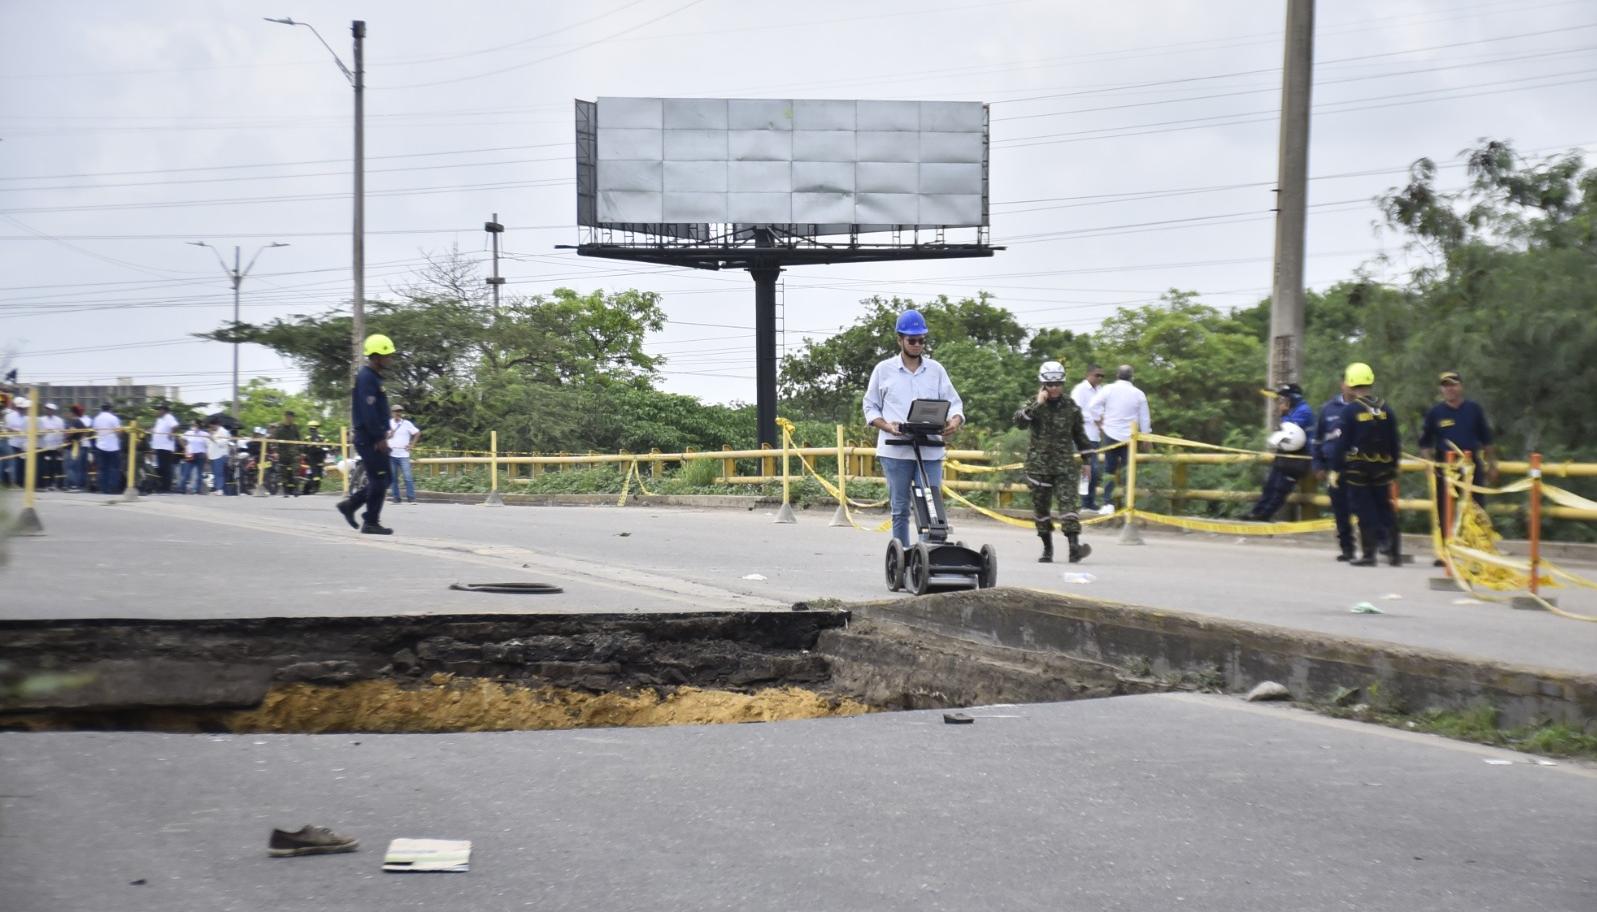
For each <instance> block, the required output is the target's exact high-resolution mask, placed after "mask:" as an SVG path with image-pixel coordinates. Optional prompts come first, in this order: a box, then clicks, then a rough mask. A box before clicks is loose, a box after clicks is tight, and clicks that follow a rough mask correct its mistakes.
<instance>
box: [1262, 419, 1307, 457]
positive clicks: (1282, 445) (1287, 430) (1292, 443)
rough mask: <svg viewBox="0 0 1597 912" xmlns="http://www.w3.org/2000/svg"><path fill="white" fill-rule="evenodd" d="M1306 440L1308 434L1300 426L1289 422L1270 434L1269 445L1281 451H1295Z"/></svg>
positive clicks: (1299, 448)
mask: <svg viewBox="0 0 1597 912" xmlns="http://www.w3.org/2000/svg"><path fill="white" fill-rule="evenodd" d="M1308 442H1309V435H1308V434H1305V433H1304V432H1303V428H1302V427H1300V426H1298V425H1296V424H1293V423H1291V422H1287V423H1286V424H1283V425H1281V429H1280V430H1279V431H1276V432H1275V433H1274V434H1271V435H1270V446H1272V447H1275V448H1276V449H1277V450H1280V451H1281V452H1283V453H1296V452H1297V451H1298V450H1301V449H1303V445H1304V444H1306V443H1308Z"/></svg>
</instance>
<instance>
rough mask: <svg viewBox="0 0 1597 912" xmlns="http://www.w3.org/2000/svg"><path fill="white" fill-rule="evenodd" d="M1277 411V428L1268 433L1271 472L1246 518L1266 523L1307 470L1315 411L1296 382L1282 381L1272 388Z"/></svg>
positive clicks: (1284, 501)
mask: <svg viewBox="0 0 1597 912" xmlns="http://www.w3.org/2000/svg"><path fill="white" fill-rule="evenodd" d="M1275 404H1276V413H1277V414H1278V415H1280V416H1281V418H1280V428H1279V430H1277V431H1276V432H1275V433H1274V434H1271V435H1270V446H1271V448H1272V449H1274V450H1275V451H1276V457H1275V462H1274V463H1272V464H1271V466H1270V474H1269V476H1268V477H1267V478H1265V479H1264V490H1263V491H1262V492H1261V493H1260V494H1259V502H1258V503H1256V504H1254V505H1253V510H1252V512H1250V513H1249V514H1248V518H1249V519H1252V520H1256V521H1258V522H1266V521H1268V520H1269V519H1270V518H1271V517H1273V516H1275V514H1276V512H1277V511H1279V510H1280V509H1281V505H1282V504H1285V503H1286V498H1287V495H1288V494H1291V493H1292V489H1293V488H1295V487H1297V486H1298V479H1300V478H1302V477H1303V476H1304V475H1307V474H1308V473H1309V468H1310V465H1309V460H1307V459H1305V458H1303V457H1304V456H1306V455H1308V449H1309V448H1310V447H1312V446H1313V442H1314V441H1313V436H1312V434H1313V431H1314V410H1313V409H1312V408H1310V407H1309V404H1308V403H1307V402H1305V401H1303V388H1302V387H1300V386H1298V385H1297V384H1296V383H1283V384H1281V385H1280V386H1277V387H1276V388H1275Z"/></svg>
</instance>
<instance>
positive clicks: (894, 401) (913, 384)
mask: <svg viewBox="0 0 1597 912" xmlns="http://www.w3.org/2000/svg"><path fill="white" fill-rule="evenodd" d="M916 399H947V400H948V417H949V418H953V417H955V416H956V415H957V416H959V417H960V418H961V419H963V418H964V417H965V403H964V402H963V401H962V400H961V399H960V398H959V393H957V392H955V391H954V384H953V381H951V380H949V379H948V371H946V370H944V369H943V366H942V365H941V364H938V363H937V362H936V361H933V360H932V359H930V358H927V357H922V358H921V359H920V367H918V368H916V369H915V372H914V373H910V371H909V368H907V367H905V366H904V359H903V356H902V355H894V356H893V357H891V358H888V359H886V360H885V361H882V362H881V363H880V364H878V365H876V368H875V369H874V370H872V371H871V382H870V383H869V384H868V385H867V386H866V387H865V423H866V424H870V423H871V422H872V421H875V420H876V419H878V418H883V419H886V420H887V421H893V422H898V421H903V420H904V419H906V418H908V417H909V406H910V403H912V402H914V401H915V400H916ZM892 438H893V435H892V434H889V433H887V432H886V431H883V430H880V429H878V430H877V432H876V458H877V459H914V458H915V451H914V450H913V449H912V448H910V447H907V446H892V445H890V444H889V443H888V442H887V441H888V440H890V439H892ZM937 439H939V440H941V439H942V438H937ZM920 454H921V458H922V459H926V460H932V459H942V458H943V448H942V447H941V446H928V447H921V451H920Z"/></svg>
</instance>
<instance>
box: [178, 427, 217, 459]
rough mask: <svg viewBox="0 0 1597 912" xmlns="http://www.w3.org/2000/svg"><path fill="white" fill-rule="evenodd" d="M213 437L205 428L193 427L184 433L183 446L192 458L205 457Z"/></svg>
mask: <svg viewBox="0 0 1597 912" xmlns="http://www.w3.org/2000/svg"><path fill="white" fill-rule="evenodd" d="M210 440H211V435H210V434H209V433H207V432H206V431H205V429H204V428H197V427H191V428H189V429H188V430H186V431H184V432H183V446H184V450H185V452H187V453H188V454H189V455H190V456H204V455H205V451H206V449H207V448H208V446H207V445H208V444H209V443H210Z"/></svg>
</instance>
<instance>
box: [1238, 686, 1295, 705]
mask: <svg viewBox="0 0 1597 912" xmlns="http://www.w3.org/2000/svg"><path fill="white" fill-rule="evenodd" d="M1290 699H1292V692H1291V691H1290V690H1287V689H1286V687H1285V686H1284V685H1282V684H1277V683H1276V682H1274V681H1260V682H1259V683H1258V684H1257V685H1256V686H1255V687H1254V688H1253V689H1252V690H1250V691H1248V696H1247V700H1248V702H1249V703H1258V702H1261V701H1264V700H1290Z"/></svg>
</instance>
